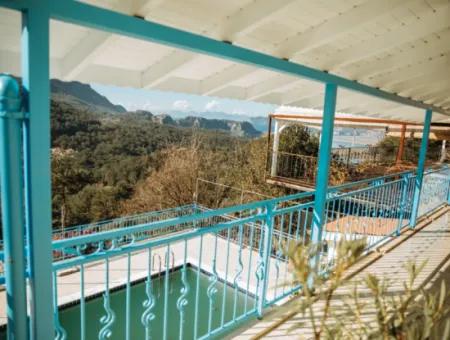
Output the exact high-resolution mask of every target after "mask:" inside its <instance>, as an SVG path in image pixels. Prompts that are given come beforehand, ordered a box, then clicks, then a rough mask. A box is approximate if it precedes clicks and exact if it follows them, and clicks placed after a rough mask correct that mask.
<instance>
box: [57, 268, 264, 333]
mask: <svg viewBox="0 0 450 340" xmlns="http://www.w3.org/2000/svg"><path fill="white" fill-rule="evenodd" d="M169 275H170V276H169V283H170V284H169V295H168V312H167V338H168V339H179V336H180V312H179V310H178V309H177V300H178V298H179V296H180V290H181V288H182V287H183V285H182V282H181V271H180V270H177V271H174V272H172V273H171V274H169ZM209 277H210V276H209V275H207V274H204V273H202V272H200V275H199V279H200V280H199V296H198V316H197V320H198V326H197V327H198V329H197V337H201V336H204V335H206V334H208V323H209V310H210V300H209V298H208V295H207V289H208V286H209V285H210V284H211V281H209ZM186 278H187V282H188V284H189V292H188V294H187V297H186V298H187V301H188V304H187V305H186V306H185V309H184V319H185V322H184V326H183V338H184V339H194V322H195V295H196V286H197V269H196V268H193V267H188V268H187V270H186ZM152 280H153V293H154V296H155V305H154V307H153V310H152V312H153V313H154V314H155V318H154V319H153V321H151V323H150V338H152V339H162V337H163V320H164V317H163V315H164V275H161V276H160V277H159V278H158V277H154V278H153V279H152ZM215 287H216V288H217V293H216V294H215V295H214V300H213V301H214V304H213V309H212V312H211V330H214V329H216V328H219V327H220V326H221V324H222V306H223V301H224V300H223V297H224V293H225V308H224V315H223V322H224V323H227V322H229V321H231V320H233V315H235V316H236V317H239V316H240V315H242V314H244V313H245V311H246V310H247V311H249V310H251V309H253V307H254V303H255V301H254V299H253V298H252V296H250V295H248V294H245V293H244V292H242V291H239V290H238V289H234V288H233V287H232V286H229V285H225V287H224V282H221V281H218V282H217V283H216V285H215ZM146 298H147V297H146V294H145V282H141V283H138V284H135V285H133V286H132V287H131V299H130V301H131V304H130V307H131V308H130V310H131V318H130V331H131V336H130V338H131V339H145V328H144V326H143V325H142V323H141V316H142V313H143V312H144V307H143V302H144V301H145V300H146ZM125 301H126V290H125V288H124V289H120V290H117V291H115V292H111V294H110V305H111V309H112V310H113V311H114V313H115V316H116V318H115V322H114V324H113V326H112V327H111V330H112V336H111V338H109V339H120V340H122V339H125V308H126V302H125ZM85 308H86V310H85V320H86V339H98V334H99V331H100V329H101V327H102V325H101V323H100V318H101V317H102V316H104V315H105V310H104V307H103V297H102V296H100V297H97V298H94V299H92V300H89V301H86V303H85ZM59 315H60V322H61V325H62V326H63V328H64V329H65V330H66V332H67V335H68V339H76V340H78V339H80V338H81V335H80V328H81V326H80V324H81V323H80V305H79V304H77V305H75V306H72V307H68V308H65V309H63V310H61V311H60V314H59ZM230 328H231V327H230Z"/></svg>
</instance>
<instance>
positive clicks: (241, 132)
mask: <svg viewBox="0 0 450 340" xmlns="http://www.w3.org/2000/svg"><path fill="white" fill-rule="evenodd" d="M176 123H177V125H178V126H181V127H197V128H200V129H207V130H222V131H228V132H230V133H231V135H233V136H236V137H258V136H259V135H261V132H260V131H258V130H256V129H255V128H254V127H253V125H252V124H250V123H249V122H237V121H233V120H227V119H208V118H203V117H195V116H189V117H186V118H180V119H177V120H176Z"/></svg>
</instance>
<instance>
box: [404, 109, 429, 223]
mask: <svg viewBox="0 0 450 340" xmlns="http://www.w3.org/2000/svg"><path fill="white" fill-rule="evenodd" d="M432 115H433V112H432V111H431V110H426V111H425V122H424V123H423V133H422V142H421V144H420V152H419V162H418V163H417V171H416V182H415V188H414V199H413V206H412V211H411V221H410V227H411V228H414V227H415V226H416V223H417V214H418V211H419V204H420V193H421V191H422V182H423V172H424V170H425V160H426V156H427V148H428V138H429V136H430V125H431V117H432Z"/></svg>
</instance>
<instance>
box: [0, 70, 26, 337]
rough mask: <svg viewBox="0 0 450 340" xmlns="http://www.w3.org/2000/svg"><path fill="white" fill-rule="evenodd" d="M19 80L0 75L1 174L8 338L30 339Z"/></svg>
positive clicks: (21, 113)
mask: <svg viewBox="0 0 450 340" xmlns="http://www.w3.org/2000/svg"><path fill="white" fill-rule="evenodd" d="M21 110H22V105H21V98H20V91H19V85H18V83H17V81H16V80H15V79H14V78H12V77H11V76H8V75H0V135H1V139H0V175H1V198H2V224H3V242H4V264H5V279H6V294H7V296H8V298H7V299H6V314H7V317H8V328H7V333H8V339H27V337H28V327H27V302H26V286H25V280H26V275H25V273H26V267H25V241H24V240H25V219H24V216H25V212H24V205H23V200H24V191H23V174H22V150H23V148H22V120H23V118H24V117H23V112H22V111H21Z"/></svg>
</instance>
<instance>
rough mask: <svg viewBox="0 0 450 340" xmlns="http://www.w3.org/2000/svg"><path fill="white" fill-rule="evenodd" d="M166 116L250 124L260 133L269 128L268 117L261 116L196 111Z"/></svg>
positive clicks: (175, 111) (168, 112)
mask: <svg viewBox="0 0 450 340" xmlns="http://www.w3.org/2000/svg"><path fill="white" fill-rule="evenodd" d="M165 113H166V114H169V115H170V116H171V117H172V118H174V119H180V118H186V117H190V116H191V117H192V116H194V117H202V118H207V119H220V120H231V121H236V122H250V123H251V124H252V125H253V127H254V128H255V129H256V130H258V131H260V132H267V129H268V126H269V119H268V117H262V116H257V117H254V116H249V115H240V114H232V113H226V112H221V111H206V112H196V111H177V110H171V111H166V112H165Z"/></svg>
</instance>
